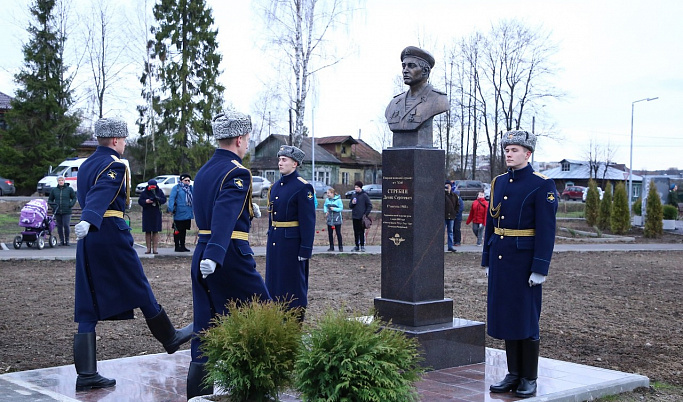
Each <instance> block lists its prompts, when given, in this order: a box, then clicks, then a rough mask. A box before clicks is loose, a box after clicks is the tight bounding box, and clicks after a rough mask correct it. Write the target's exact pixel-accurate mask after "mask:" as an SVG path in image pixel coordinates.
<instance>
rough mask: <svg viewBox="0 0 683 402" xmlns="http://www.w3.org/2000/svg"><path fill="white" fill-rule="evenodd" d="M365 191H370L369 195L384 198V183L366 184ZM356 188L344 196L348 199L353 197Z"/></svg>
mask: <svg viewBox="0 0 683 402" xmlns="http://www.w3.org/2000/svg"><path fill="white" fill-rule="evenodd" d="M363 191H365V192H366V193H368V197H370V198H377V199H381V198H382V185H381V184H366V185H364V186H363ZM355 192H356V190H351V191H347V192H346V193H345V194H344V196H345V197H346V199H349V200H350V199H351V198H352V197H353V193H355Z"/></svg>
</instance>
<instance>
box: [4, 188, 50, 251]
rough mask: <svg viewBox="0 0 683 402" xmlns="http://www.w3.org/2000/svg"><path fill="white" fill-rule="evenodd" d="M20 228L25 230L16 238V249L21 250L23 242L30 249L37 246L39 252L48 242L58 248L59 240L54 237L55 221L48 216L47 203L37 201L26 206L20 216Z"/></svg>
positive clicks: (32, 201)
mask: <svg viewBox="0 0 683 402" xmlns="http://www.w3.org/2000/svg"><path fill="white" fill-rule="evenodd" d="M19 226H21V227H23V228H25V230H24V231H23V232H21V235H20V236H17V237H15V238H14V248H16V249H19V248H21V244H22V243H23V242H26V245H27V246H28V247H33V246H34V245H35V246H36V247H37V248H38V250H42V249H43V247H45V242H46V241H47V244H49V245H50V247H55V246H57V238H56V237H55V236H53V235H52V231H53V230H54V228H55V220H54V218H53V217H52V216H50V215H48V214H47V201H45V200H41V199H35V200H31V201H29V202H28V203H27V204H26V205H24V206H23V208H21V215H20V216H19Z"/></svg>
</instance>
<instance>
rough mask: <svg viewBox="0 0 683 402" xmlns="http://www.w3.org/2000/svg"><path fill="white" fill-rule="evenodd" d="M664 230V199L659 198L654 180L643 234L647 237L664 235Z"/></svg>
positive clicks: (649, 194) (648, 200)
mask: <svg viewBox="0 0 683 402" xmlns="http://www.w3.org/2000/svg"><path fill="white" fill-rule="evenodd" d="M662 232H663V229H662V200H660V199H659V193H657V188H656V187H655V182H654V181H652V182H651V183H650V190H649V191H648V193H647V200H646V204H645V228H644V229H643V234H644V235H645V237H650V238H657V237H662Z"/></svg>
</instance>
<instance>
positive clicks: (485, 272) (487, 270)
mask: <svg viewBox="0 0 683 402" xmlns="http://www.w3.org/2000/svg"><path fill="white" fill-rule="evenodd" d="M484 269H485V270H486V271H484V275H485V276H489V267H484Z"/></svg>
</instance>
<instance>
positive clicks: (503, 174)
mask: <svg viewBox="0 0 683 402" xmlns="http://www.w3.org/2000/svg"><path fill="white" fill-rule="evenodd" d="M506 174H508V172H505V173H502V174H499V175H498V176H496V177H494V178H493V180H491V183H493V182H494V181H495V180H496V179H497V178H499V177H501V176H505V175H506Z"/></svg>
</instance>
